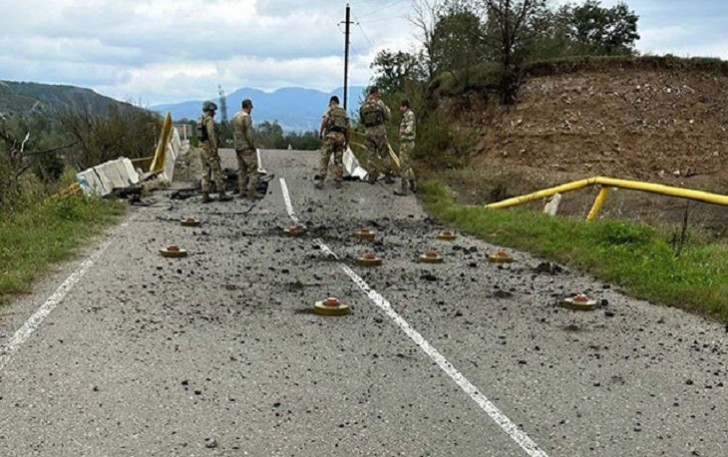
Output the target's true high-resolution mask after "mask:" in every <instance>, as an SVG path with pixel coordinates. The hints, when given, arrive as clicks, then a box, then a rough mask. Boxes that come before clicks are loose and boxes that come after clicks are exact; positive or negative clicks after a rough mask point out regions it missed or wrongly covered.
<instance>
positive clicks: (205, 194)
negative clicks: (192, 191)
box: [197, 100, 232, 203]
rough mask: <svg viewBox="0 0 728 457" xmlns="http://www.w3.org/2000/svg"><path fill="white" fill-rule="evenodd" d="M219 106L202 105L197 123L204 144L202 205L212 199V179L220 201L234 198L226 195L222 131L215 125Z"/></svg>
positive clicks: (198, 133) (210, 103)
mask: <svg viewBox="0 0 728 457" xmlns="http://www.w3.org/2000/svg"><path fill="white" fill-rule="evenodd" d="M216 110H217V105H216V104H214V103H213V102H211V101H209V100H208V101H206V102H204V103H203V104H202V116H201V117H200V119H199V120H198V121H197V137H198V138H199V139H200V142H201V143H202V157H201V158H202V203H209V202H211V201H212V199H211V198H210V179H212V180H213V181H215V187H216V188H217V192H218V194H219V195H218V200H220V201H221V202H226V201H230V200H232V197H231V196H229V195H226V194H225V183H224V182H223V179H222V169H221V167H220V155H219V153H218V145H219V141H220V129H219V128H218V126H217V124H215V120H214V117H215V111H216Z"/></svg>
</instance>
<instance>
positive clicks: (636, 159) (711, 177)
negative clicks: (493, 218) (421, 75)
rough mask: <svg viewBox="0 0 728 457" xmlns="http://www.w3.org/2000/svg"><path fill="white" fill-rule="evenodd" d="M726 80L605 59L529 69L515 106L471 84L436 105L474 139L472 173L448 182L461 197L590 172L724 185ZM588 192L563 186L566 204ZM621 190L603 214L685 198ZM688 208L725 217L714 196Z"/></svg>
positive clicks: (705, 217) (528, 187) (715, 187)
mask: <svg viewBox="0 0 728 457" xmlns="http://www.w3.org/2000/svg"><path fill="white" fill-rule="evenodd" d="M726 89H728V77H726V76H723V75H720V74H717V73H709V72H702V71H697V70H693V71H687V70H681V71H680V70H648V69H625V68H611V69H604V70H601V71H593V70H590V71H581V72H578V73H568V74H562V75H552V76H542V77H532V78H529V80H528V81H526V83H525V84H524V86H523V87H522V89H521V91H520V94H519V100H518V103H517V104H516V105H513V106H507V107H504V106H501V105H499V104H498V103H497V102H495V100H494V99H491V100H490V101H488V100H487V99H486V97H484V96H483V95H481V94H477V93H470V94H468V95H467V96H462V97H453V98H449V99H445V100H443V101H441V103H440V113H441V114H442V115H444V116H445V117H447V118H448V119H450V120H453V121H454V128H455V130H456V131H458V132H459V133H460V135H461V136H463V137H465V138H467V141H469V144H471V145H472V152H471V156H470V159H469V164H470V167H468V168H469V171H468V172H466V174H470V176H466V179H462V178H463V177H462V176H461V177H459V179H457V180H453V183H452V184H453V187H454V188H455V189H456V190H457V191H458V193H459V194H460V195H461V197H462V199H463V200H464V201H467V202H468V203H485V202H488V201H493V200H498V199H500V198H503V197H506V196H515V195H519V194H522V193H526V192H532V191H535V190H538V189H541V188H544V187H547V186H551V185H555V184H561V183H565V182H568V181H571V180H576V179H582V178H587V177H591V176H597V175H601V176H608V177H614V178H622V179H636V180H640V181H648V182H655V183H663V184H668V185H673V186H683V187H687V188H693V189H699V190H706V191H710V192H717V193H727V191H728V177H727V176H728V175H727V174H726V171H728V161H727V160H726V159H727V158H728V157H727V155H728V151H726V147H725V145H726V140H727V139H728V137H727V134H726V126H727V125H728V108H727V105H728V94H727V91H726ZM458 183H459V184H458ZM595 192H596V190H592V191H581V192H578V193H573V194H569V195H568V197H566V198H565V199H564V210H565V211H566V212H571V213H580V212H583V211H585V210H588V207H589V205H590V204H591V200H592V198H593V196H594V193H595ZM618 194H621V195H619V196H617V197H616V198H615V197H612V198H610V200H609V202H608V204H607V206H606V207H605V211H606V213H605V214H607V215H619V216H622V215H623V216H625V217H629V218H637V219H649V220H657V221H666V222H671V221H675V220H679V219H681V218H682V214H683V213H684V210H685V206H686V202H685V201H682V200H680V199H673V198H668V197H654V196H646V195H644V194H640V193H636V192H627V191H625V192H618ZM690 212H691V217H692V219H693V220H697V221H700V222H701V223H703V224H705V225H707V226H709V227H710V228H712V229H714V230H721V227H723V226H724V225H725V221H726V220H728V211H726V210H725V208H722V207H717V206H714V205H704V204H691V208H690Z"/></svg>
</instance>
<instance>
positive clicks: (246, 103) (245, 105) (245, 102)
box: [243, 98, 253, 108]
mask: <svg viewBox="0 0 728 457" xmlns="http://www.w3.org/2000/svg"><path fill="white" fill-rule="evenodd" d="M248 107H250V108H252V107H253V100H251V99H249V98H246V99H245V100H243V108H248Z"/></svg>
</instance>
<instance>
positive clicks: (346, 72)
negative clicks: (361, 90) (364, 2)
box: [344, 3, 351, 109]
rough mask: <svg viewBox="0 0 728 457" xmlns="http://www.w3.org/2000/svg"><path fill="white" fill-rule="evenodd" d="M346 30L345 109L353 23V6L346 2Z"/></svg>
mask: <svg viewBox="0 0 728 457" xmlns="http://www.w3.org/2000/svg"><path fill="white" fill-rule="evenodd" d="M345 24H346V31H345V32H344V109H346V101H347V99H348V98H349V97H348V94H349V25H351V8H350V7H349V4H348V3H347V4H346V21H345Z"/></svg>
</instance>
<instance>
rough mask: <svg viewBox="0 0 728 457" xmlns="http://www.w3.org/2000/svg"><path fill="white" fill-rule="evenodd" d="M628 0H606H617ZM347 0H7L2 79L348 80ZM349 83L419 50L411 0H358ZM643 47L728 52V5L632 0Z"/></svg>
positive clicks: (163, 94)
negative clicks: (382, 62)
mask: <svg viewBox="0 0 728 457" xmlns="http://www.w3.org/2000/svg"><path fill="white" fill-rule="evenodd" d="M617 2H618V0H605V1H604V2H603V5H604V6H613V5H614V4H616V3H617ZM346 3H347V1H346V0H307V1H300V0H125V1H123V2H122V1H118V0H23V1H22V2H17V1H15V0H0V10H1V11H3V27H2V29H0V79H12V80H25V81H36V82H52V83H65V84H72V85H78V86H83V87H91V88H93V89H95V90H97V91H98V92H101V93H103V94H105V95H110V96H112V97H115V98H121V99H133V100H143V101H144V102H146V103H149V104H156V103H166V102H175V101H182V100H186V99H195V98H201V97H209V96H213V95H215V94H216V93H217V86H218V84H221V85H222V86H223V87H224V88H226V89H227V90H228V91H230V92H232V91H234V90H237V89H238V88H241V87H244V86H248V87H254V88H259V89H265V90H273V89H276V88H279V87H282V86H301V87H310V88H316V89H323V90H331V89H333V88H336V87H340V86H342V85H343V58H344V51H343V47H344V35H343V29H344V26H343V23H342V22H343V20H344V11H345V6H346ZM349 3H351V12H352V15H351V18H352V21H353V22H354V23H353V24H352V25H351V39H350V42H351V48H350V49H351V55H350V73H349V75H350V79H349V82H350V84H351V85H366V84H368V83H369V82H370V79H371V77H372V71H371V69H370V68H369V65H370V63H371V62H372V60H373V59H374V56H375V55H376V53H377V52H378V51H380V50H382V49H390V50H392V51H398V50H402V51H409V52H412V51H414V50H415V48H416V46H417V40H416V39H415V35H416V33H417V30H416V28H415V27H414V26H413V25H412V24H411V23H410V21H409V20H408V15H409V10H410V8H411V0H349ZM628 5H629V7H630V8H631V9H633V10H635V12H636V13H637V14H638V15H640V23H639V27H640V33H641V34H642V40H641V41H640V42H639V43H638V48H639V49H640V50H641V51H643V52H653V53H660V54H663V53H673V54H677V55H718V56H721V57H728V56H727V55H726V53H728V46H724V42H725V41H726V40H725V39H724V36H723V24H724V23H725V22H726V18H727V17H728V5H724V4H722V3H720V2H708V1H703V0H695V1H694V2H691V4H690V8H685V7H684V2H682V1H677V0H664V1H662V0H660V1H658V0H631V1H630V2H629V4H628Z"/></svg>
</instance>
